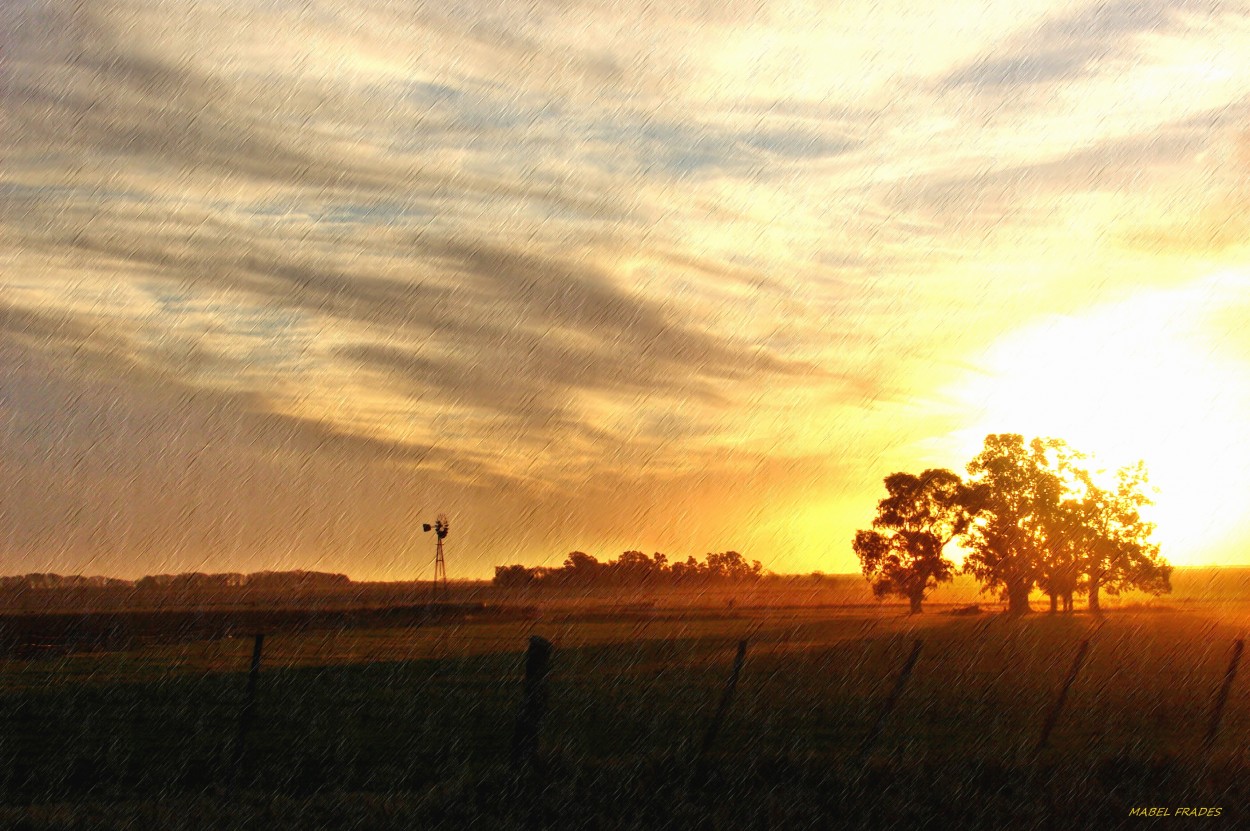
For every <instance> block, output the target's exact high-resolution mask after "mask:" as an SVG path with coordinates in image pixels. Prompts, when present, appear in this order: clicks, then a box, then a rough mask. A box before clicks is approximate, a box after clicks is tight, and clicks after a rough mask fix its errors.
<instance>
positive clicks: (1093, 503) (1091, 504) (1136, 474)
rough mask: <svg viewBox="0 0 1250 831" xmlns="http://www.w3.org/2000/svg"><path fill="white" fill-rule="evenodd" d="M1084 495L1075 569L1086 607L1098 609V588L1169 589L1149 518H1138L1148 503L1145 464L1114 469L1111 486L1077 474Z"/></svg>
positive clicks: (1169, 570)
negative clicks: (1080, 551)
mask: <svg viewBox="0 0 1250 831" xmlns="http://www.w3.org/2000/svg"><path fill="white" fill-rule="evenodd" d="M1082 484H1083V485H1084V486H1085V489H1086V493H1085V498H1084V499H1083V500H1082V502H1081V510H1082V513H1083V519H1084V522H1083V526H1082V530H1083V537H1084V538H1083V539H1082V543H1083V548H1084V557H1083V558H1082V560H1081V570H1082V573H1083V575H1084V577H1085V581H1086V590H1087V592H1088V593H1089V609H1090V611H1091V612H1098V611H1100V610H1101V607H1100V602H1099V596H1100V593H1101V592H1102V591H1106V592H1107V594H1110V595H1118V594H1120V592H1123V591H1127V590H1129V589H1139V590H1141V591H1146V592H1151V593H1152V594H1162V593H1164V592H1169V591H1171V590H1172V583H1171V578H1172V566H1171V565H1170V564H1169V563H1168V561H1167V560H1165V559H1164V558H1163V557H1162V556H1160V552H1159V545H1158V544H1157V543H1155V542H1154V541H1152V540H1151V539H1150V537H1151V535H1152V534H1153V533H1154V523H1152V522H1148V521H1147V520H1146V519H1144V518H1143V517H1142V514H1141V509H1142V508H1144V507H1146V506H1148V505H1150V504H1151V500H1150V497H1149V495H1148V494H1147V492H1146V489H1147V488H1148V486H1149V482H1148V477H1147V474H1146V466H1145V464H1143V463H1142V462H1138V463H1137V464H1136V465H1132V466H1129V467H1123V468H1120V469H1119V470H1117V471H1116V481H1115V485H1114V486H1112V487H1105V488H1104V487H1101V486H1099V485H1098V484H1097V483H1096V482H1095V481H1094V480H1093V478H1092V477H1091V476H1090V475H1089V474H1085V475H1084V476H1083V477H1082Z"/></svg>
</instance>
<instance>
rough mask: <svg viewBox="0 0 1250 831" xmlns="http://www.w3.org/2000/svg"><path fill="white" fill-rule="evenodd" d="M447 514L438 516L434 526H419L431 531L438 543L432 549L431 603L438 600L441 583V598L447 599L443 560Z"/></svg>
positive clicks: (445, 568) (445, 566) (445, 570)
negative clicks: (440, 582)
mask: <svg viewBox="0 0 1250 831" xmlns="http://www.w3.org/2000/svg"><path fill="white" fill-rule="evenodd" d="M449 527H450V525H449V524H448V522H447V514H439V515H438V519H436V520H434V524H433V525H430V523H428V522H427V523H425V524H423V525H422V526H421V528H422V529H423V530H425V531H426V532H429V531H433V532H434V536H436V537H437V538H438V542H437V543H436V545H435V547H434V585H433V586H432V587H431V594H430V597H431V602H433V601H437V600H438V582H439V580H442V581H443V597H444V598H445V597H447V561H446V560H444V559H443V540H445V539H447V529H448V528H449Z"/></svg>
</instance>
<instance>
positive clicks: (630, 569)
mask: <svg viewBox="0 0 1250 831" xmlns="http://www.w3.org/2000/svg"><path fill="white" fill-rule="evenodd" d="M763 573H764V571H763V568H762V567H761V565H760V562H759V560H755V561H752V562H748V561H747V559H746V558H745V557H743V556H742V555H741V554H739V553H738V552H737V551H724V552H721V553H717V554H708V555H707V557H706V559H705V560H704V561H703V562H699V561H698V560H696V559H695V558H694V557H688V558H687V559H686V560H685V561H684V562H682V561H677V562H673V563H670V562H669V561H668V556H667V555H665V554H660V553H656V554H653V555H651V556H650V557H648V556H647V555H646V554H644V553H642V552H641V551H626V552H624V553H623V554H621V556H619V557H617V558H616V559H615V560H608V561H606V562H600V561H599V560H598V559H596V558H595V557H593V556H591V555H590V554H587V553H585V552H582V551H573V552H571V553H570V554H569V555H568V557H566V558H565V560H564V565H562V566H559V567H547V566H534V567H529V566H523V565H508V566H495V579H494V584H495V585H496V586H503V587H510V588H515V587H520V586H535V585H542V586H600V585H645V584H655V585H665V584H669V585H671V584H679V583H680V584H687V583H699V582H720V581H744V580H758V579H759V578H760V577H762V576H763Z"/></svg>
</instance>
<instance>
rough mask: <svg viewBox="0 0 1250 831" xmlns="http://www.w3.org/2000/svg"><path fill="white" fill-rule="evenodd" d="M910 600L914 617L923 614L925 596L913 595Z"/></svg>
mask: <svg viewBox="0 0 1250 831" xmlns="http://www.w3.org/2000/svg"><path fill="white" fill-rule="evenodd" d="M908 599H909V600H910V601H911V614H913V615H918V614H921V612H922V611H923V610H922V609H921V608H920V604H921V603H922V602H923V601H924V595H923V594H913V595H912V596H911V597H909V598H908Z"/></svg>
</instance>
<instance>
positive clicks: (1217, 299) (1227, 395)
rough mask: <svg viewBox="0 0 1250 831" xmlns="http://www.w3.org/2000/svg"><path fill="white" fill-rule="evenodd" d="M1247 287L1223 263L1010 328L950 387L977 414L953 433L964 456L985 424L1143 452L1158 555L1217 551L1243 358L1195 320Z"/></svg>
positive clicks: (1236, 442)
mask: <svg viewBox="0 0 1250 831" xmlns="http://www.w3.org/2000/svg"><path fill="white" fill-rule="evenodd" d="M1247 296H1250V275H1247V274H1246V273H1244V272H1240V273H1238V272H1227V273H1222V274H1217V275H1215V276H1212V277H1210V278H1207V279H1204V280H1201V281H1198V282H1197V283H1196V284H1193V285H1190V286H1187V287H1185V288H1183V289H1179V290H1167V291H1151V292H1146V293H1142V294H1140V295H1138V296H1135V297H1133V298H1131V299H1129V300H1127V301H1125V302H1122V303H1116V304H1113V305H1108V306H1103V307H1100V308H1096V309H1094V310H1092V311H1091V312H1089V313H1087V314H1085V315H1081V316H1079V317H1065V318H1052V319H1048V320H1046V321H1044V322H1043V323H1040V324H1036V325H1032V326H1030V327H1028V328H1026V329H1023V330H1021V331H1019V332H1018V333H1017V334H1015V335H1013V336H1011V337H1009V338H1007V339H1005V340H1004V341H1001V342H999V343H998V344H996V345H995V346H994V347H993V348H992V349H991V350H990V351H989V353H988V354H987V355H985V356H984V359H983V360H982V362H981V366H982V367H983V368H984V374H983V375H980V376H977V377H973V378H970V379H968V380H967V381H966V382H964V383H963V384H961V385H960V386H959V387H958V388H956V389H955V390H953V391H952V392H953V394H954V395H955V397H956V398H957V399H958V400H959V401H960V402H961V403H962V404H963V405H964V406H967V407H970V408H974V409H975V410H977V411H979V413H980V416H979V418H977V420H976V423H975V425H974V426H972V427H970V428H968V429H967V430H961V431H959V432H958V433H957V434H955V435H954V436H953V437H952V441H953V444H954V445H956V447H957V448H958V452H960V453H961V454H962V455H963V456H964V457H968V458H970V457H971V455H972V454H975V453H976V452H977V450H978V449H979V447H980V445H981V442H982V440H983V438H984V436H985V435H986V434H987V433H992V432H1018V433H1023V434H1024V435H1025V436H1026V437H1028V436H1057V437H1060V438H1063V439H1066V440H1067V441H1068V442H1069V443H1070V444H1071V445H1072V446H1073V447H1074V448H1076V449H1077V450H1081V451H1083V452H1086V453H1090V454H1092V455H1093V456H1094V457H1095V459H1096V463H1097V464H1099V465H1105V466H1108V467H1110V466H1119V465H1123V464H1128V463H1132V462H1134V461H1136V460H1138V459H1143V460H1144V461H1145V462H1146V465H1147V467H1148V469H1149V472H1150V477H1151V483H1152V484H1153V485H1154V486H1155V487H1156V488H1157V489H1158V493H1157V494H1156V504H1155V506H1154V509H1153V517H1152V518H1153V519H1154V520H1155V521H1156V522H1157V524H1158V529H1157V533H1156V539H1157V540H1158V541H1159V542H1160V544H1161V545H1162V546H1163V550H1164V554H1165V556H1167V557H1168V558H1169V559H1170V560H1171V561H1172V562H1173V563H1176V564H1181V565H1187V564H1199V563H1209V562H1212V561H1221V560H1224V559H1226V558H1227V556H1228V554H1227V553H1226V552H1227V548H1228V546H1229V545H1230V543H1231V542H1232V539H1231V538H1232V534H1233V532H1234V531H1235V530H1239V529H1240V527H1241V526H1244V523H1245V520H1246V505H1247V501H1246V495H1247V494H1248V493H1250V444H1248V443H1247V442H1246V440H1245V438H1244V436H1245V431H1246V413H1247V412H1250V409H1248V408H1250V365H1247V364H1246V363H1245V361H1244V360H1238V359H1237V358H1236V356H1235V355H1231V354H1229V353H1228V350H1226V349H1225V348H1224V345H1223V344H1222V343H1220V342H1219V341H1218V340H1217V339H1216V338H1214V337H1212V336H1211V335H1210V334H1209V333H1208V331H1207V330H1206V327H1207V325H1208V324H1209V323H1210V321H1211V320H1212V319H1213V316H1214V315H1217V314H1219V313H1220V312H1221V311H1223V310H1224V309H1225V307H1226V306H1227V305H1228V304H1229V303H1230V302H1236V301H1241V302H1244V298H1246V297H1247Z"/></svg>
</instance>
